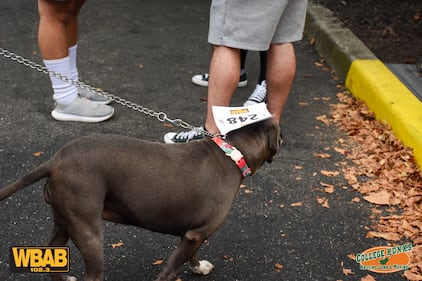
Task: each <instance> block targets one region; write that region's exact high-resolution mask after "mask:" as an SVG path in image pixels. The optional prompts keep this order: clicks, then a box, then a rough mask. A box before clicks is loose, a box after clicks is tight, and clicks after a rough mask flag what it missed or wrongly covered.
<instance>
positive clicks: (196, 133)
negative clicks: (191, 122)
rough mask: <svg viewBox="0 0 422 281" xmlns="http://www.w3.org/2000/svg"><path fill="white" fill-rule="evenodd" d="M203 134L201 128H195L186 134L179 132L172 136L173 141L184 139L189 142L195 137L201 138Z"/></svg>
mask: <svg viewBox="0 0 422 281" xmlns="http://www.w3.org/2000/svg"><path fill="white" fill-rule="evenodd" d="M203 132H204V128H203V127H196V128H193V129H192V130H190V131H187V132H179V133H178V134H177V135H175V136H174V139H176V140H183V139H186V140H187V141H189V140H191V139H193V138H195V137H197V136H201V135H202V134H203Z"/></svg>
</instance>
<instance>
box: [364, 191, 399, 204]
mask: <svg viewBox="0 0 422 281" xmlns="http://www.w3.org/2000/svg"><path fill="white" fill-rule="evenodd" d="M363 199H365V200H366V201H368V202H370V203H373V204H377V205H397V204H400V202H398V201H395V200H392V199H393V198H391V193H390V192H388V191H386V190H381V191H378V192H371V193H369V194H368V195H367V196H363Z"/></svg>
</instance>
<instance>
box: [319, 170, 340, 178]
mask: <svg viewBox="0 0 422 281" xmlns="http://www.w3.org/2000/svg"><path fill="white" fill-rule="evenodd" d="M321 174H322V175H324V176H326V177H337V176H338V175H340V172H338V171H327V170H321Z"/></svg>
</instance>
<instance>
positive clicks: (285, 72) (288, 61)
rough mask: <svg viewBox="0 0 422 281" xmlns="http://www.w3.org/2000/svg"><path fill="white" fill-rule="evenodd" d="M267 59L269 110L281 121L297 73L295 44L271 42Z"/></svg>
mask: <svg viewBox="0 0 422 281" xmlns="http://www.w3.org/2000/svg"><path fill="white" fill-rule="evenodd" d="M267 59H268V60H267V77H266V79H267V95H268V111H269V112H270V113H271V114H273V115H274V118H275V120H276V121H278V122H280V119H281V115H282V113H283V109H284V106H285V104H286V102H287V98H288V97H289V94H290V89H291V87H292V84H293V80H294V77H295V74H296V55H295V51H294V47H293V44H291V43H285V44H271V46H270V49H269V50H268V58H267Z"/></svg>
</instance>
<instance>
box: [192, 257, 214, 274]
mask: <svg viewBox="0 0 422 281" xmlns="http://www.w3.org/2000/svg"><path fill="white" fill-rule="evenodd" d="M213 268H214V265H213V264H212V263H210V262H209V261H206V260H203V261H199V266H191V267H190V269H191V270H192V272H193V273H195V274H200V275H208V274H209V273H210V272H211V271H212V270H213Z"/></svg>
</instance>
